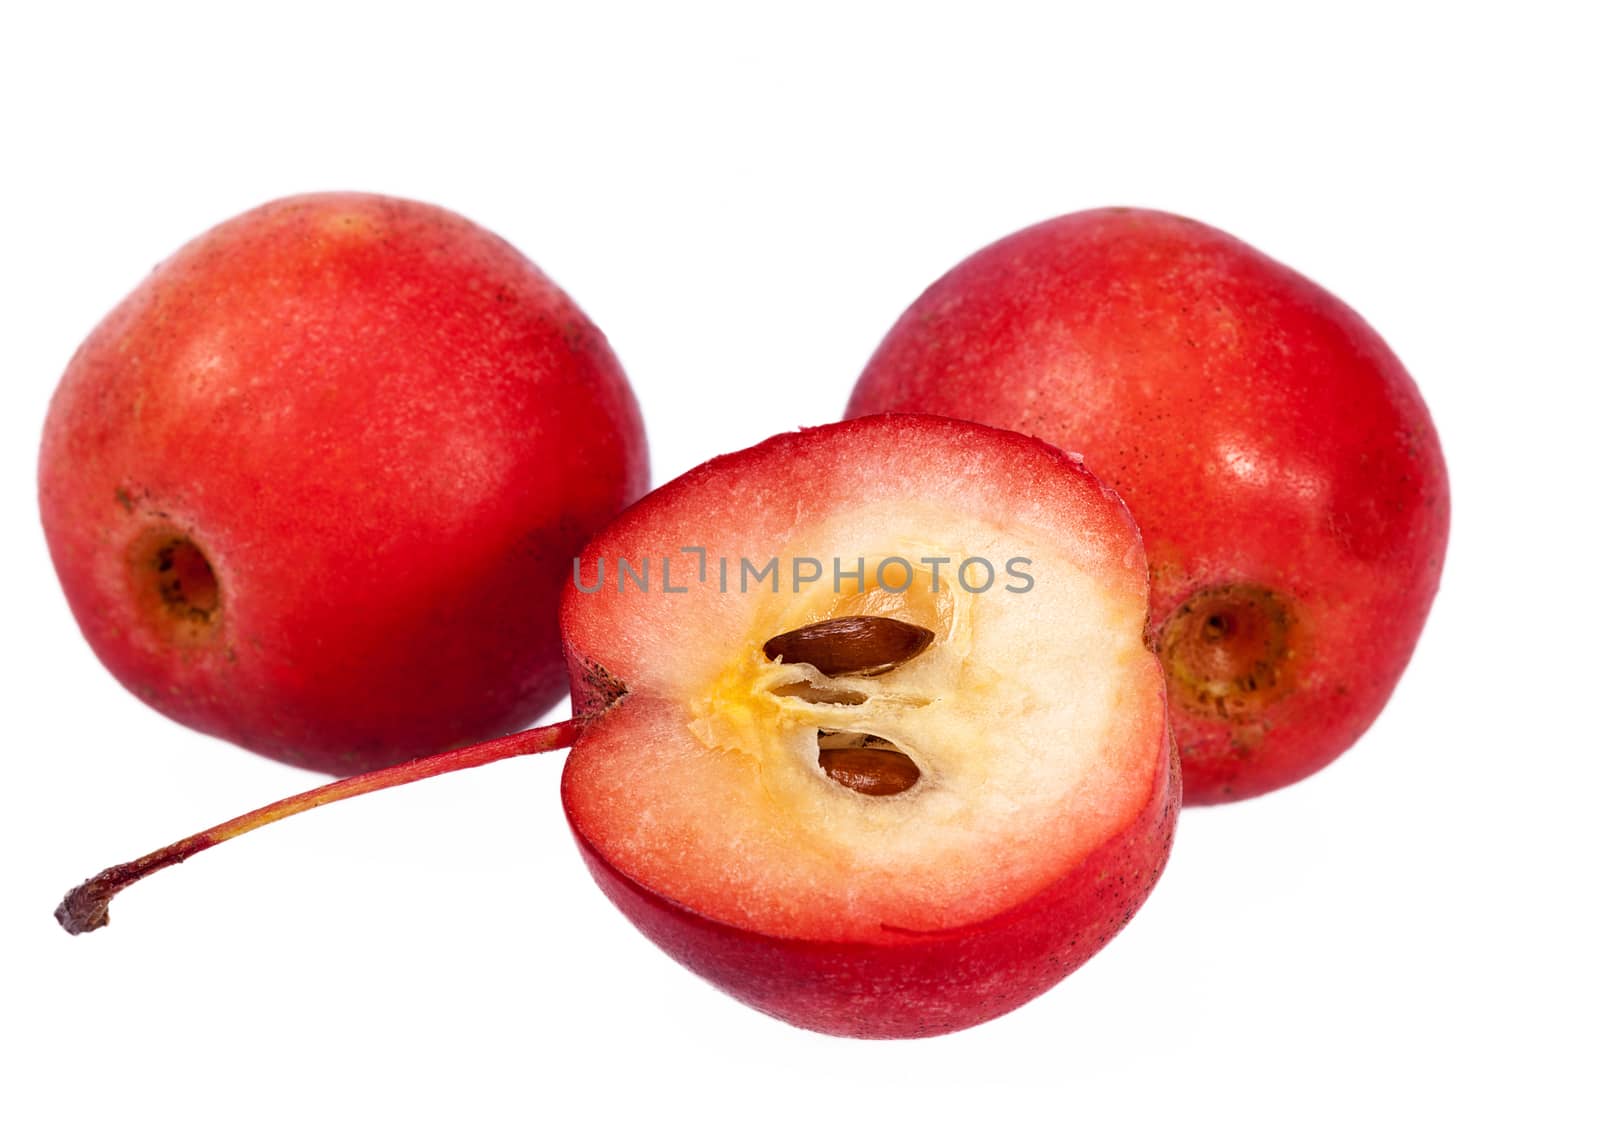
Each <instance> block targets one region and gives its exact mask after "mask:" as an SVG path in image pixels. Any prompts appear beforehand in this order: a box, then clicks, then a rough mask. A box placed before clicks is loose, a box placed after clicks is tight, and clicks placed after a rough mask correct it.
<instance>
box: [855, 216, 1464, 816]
mask: <svg viewBox="0 0 1600 1141" xmlns="http://www.w3.org/2000/svg"><path fill="white" fill-rule="evenodd" d="M893 410H898V411H918V412H931V413H936V414H940V415H945V416H956V417H963V418H966V419H972V420H977V421H981V422H984V423H989V424H994V425H997V426H1000V427H1005V428H1011V429H1013V430H1016V431H1022V432H1029V433H1032V434H1035V435H1037V436H1040V437H1041V438H1043V439H1045V440H1048V441H1050V442H1052V443H1054V444H1056V445H1058V446H1060V447H1062V448H1065V449H1068V450H1070V451H1073V452H1076V453H1081V454H1082V456H1083V458H1084V462H1085V463H1086V464H1087V465H1088V467H1089V468H1090V469H1091V470H1093V471H1094V472H1095V473H1096V474H1097V475H1099V476H1100V477H1101V478H1102V479H1104V480H1106V482H1107V483H1109V484H1110V485H1111V486H1113V487H1114V488H1116V489H1117V491H1118V492H1120V493H1121V495H1122V496H1123V498H1124V500H1126V502H1127V504H1128V506H1129V508H1130V509H1131V510H1132V512H1133V515H1134V518H1135V519H1137V520H1138V522H1139V526H1140V528H1141V530H1142V531H1143V534H1144V539H1145V546H1146V550H1147V553H1148V555H1149V561H1150V570H1151V628H1152V635H1153V636H1159V633H1160V631H1161V629H1162V626H1163V623H1165V622H1166V621H1167V620H1168V618H1169V617H1170V616H1171V615H1172V614H1173V612H1174V611H1175V610H1176V609H1177V608H1178V607H1179V606H1180V605H1182V603H1183V602H1184V600H1185V599H1186V598H1188V597H1189V596H1190V595H1191V594H1193V592H1195V591H1196V590H1199V589H1202V588H1206V587H1209V586H1217V585H1223V584H1230V583H1248V584H1257V585H1259V586H1262V587H1265V588H1266V589H1268V590H1270V591H1272V592H1274V593H1275V594H1277V595H1278V596H1280V597H1282V598H1285V599H1288V600H1290V612H1291V617H1292V632H1293V638H1294V643H1295V646H1296V651H1295V657H1294V661H1293V662H1292V679H1293V684H1292V686H1290V688H1289V692H1288V693H1287V694H1286V695H1284V696H1283V697H1281V699H1279V700H1277V701H1275V702H1274V703H1273V704H1272V705H1271V706H1270V708H1267V709H1265V710H1263V711H1262V712H1261V713H1260V715H1257V716H1249V717H1243V718H1224V717H1221V716H1214V715H1205V714H1200V713H1196V712H1194V711H1193V710H1192V709H1188V708H1185V707H1184V703H1183V702H1180V701H1178V700H1176V699H1175V700H1174V701H1173V703H1172V718H1173V725H1174V729H1175V731H1176V733H1177V738H1178V744H1179V748H1180V751H1181V753H1182V757H1183V767H1184V797H1185V802H1186V803H1191V804H1206V803H1216V802H1222V801H1231V800H1237V799H1241V798H1244V797H1249V796H1255V795H1258V794H1261V793H1265V792H1268V791H1271V790H1273V789H1276V788H1280V787H1282V786H1284V785H1287V784H1290V783H1292V782H1294V781H1297V780H1300V779H1301V778H1303V777H1306V776H1308V775H1310V774H1311V773H1314V772H1316V771H1317V770H1318V769H1320V768H1322V767H1323V766H1324V765H1326V764H1328V763H1329V762H1330V761H1332V760H1333V759H1334V758H1335V757H1337V756H1338V755H1339V754H1340V753H1342V752H1344V751H1345V750H1346V749H1347V748H1348V747H1349V746H1350V745H1351V744H1352V743H1353V742H1354V741H1355V740H1356V739H1357V738H1358V737H1359V736H1360V735H1361V734H1362V733H1363V732H1365V730H1366V729H1367V727H1368V726H1370V725H1371V724H1372V722H1373V720H1374V719H1375V718H1376V717H1377V716H1378V713H1379V712H1380V711H1381V710H1382V709H1383V707H1384V704H1385V703H1386V702H1387V701H1388V699H1389V696H1390V694H1391V693H1392V692H1393V690H1394V688H1395V685H1396V683H1397V682H1398V681H1399V678H1400V675H1401V673H1402V671H1403V670H1404V668H1405V666H1406V663H1407V662H1408V661H1409V660H1410V657H1411V654H1412V651H1413V649H1414V647H1415V646H1416V643H1417V639H1418V637H1419V636H1420V634H1421V631H1422V627H1423V623H1424V620H1425V619H1426V617H1427V614H1428V610H1429V607H1430V606H1431V604H1432V601H1433V597H1434V594H1435V592H1436V591H1437V589H1438V585H1439V576H1440V573H1441V570H1442V567H1443V563H1444V552H1445V543H1446V537H1447V534H1448V530H1449V514H1450V496H1449V487H1448V481H1447V477H1446V473H1445V464H1444V457H1443V453H1442V452H1441V450H1440V446H1439V439H1438V436H1437V434H1436V432H1435V431H1434V426H1433V422H1432V420H1431V418H1430V417H1429V415H1428V410H1427V408H1426V406H1425V405H1424V404H1423V401H1422V397H1421V395H1420V394H1419V392H1418V391H1417V386H1416V384H1415V383H1414V382H1413V381H1412V379H1411V377H1410V376H1409V375H1408V374H1407V372H1406V370H1405V368H1404V367H1403V366H1402V365H1401V363H1400V361H1399V360H1398V359H1397V358H1396V356H1395V354H1394V353H1393V352H1391V351H1390V349H1389V348H1388V346H1387V345H1385V344H1384V342H1383V340H1382V339H1381V338H1380V337H1379V336H1378V334H1377V333H1376V332H1374V331H1373V330H1372V328H1371V327H1370V326H1368V325H1367V324H1366V322H1365V321H1363V320H1362V319H1361V317H1360V316H1358V315H1357V314H1356V313H1355V312H1354V311H1353V310H1352V309H1350V308H1349V307H1348V306H1346V305H1345V304H1343V303H1342V302H1341V301H1339V300H1338V299H1337V298H1336V297H1334V296H1333V295H1331V294H1330V293H1328V292H1327V291H1326V290H1324V289H1322V288H1321V287H1319V286H1317V285H1316V284H1314V283H1313V282H1311V281H1309V280H1307V279H1306V278H1304V277H1302V276H1301V275H1299V274H1298V273H1296V272H1294V271H1293V270H1291V269H1289V268H1287V267H1285V266H1283V265H1280V264H1279V263H1277V262H1275V261H1273V260H1271V259H1270V258H1268V257H1266V256H1265V255H1263V254H1261V253H1260V252H1258V251H1256V250H1255V249H1253V248H1251V247H1250V246H1248V245H1246V244H1244V243H1243V242H1240V241H1238V240H1237V239H1235V238H1232V237H1230V236H1229V235H1227V234H1225V233H1222V232H1221V231H1219V230H1216V229H1213V228H1211V227H1208V226H1205V225H1202V224H1200V223H1198V222H1195V221H1191V220H1189V219H1187V218H1181V217H1176V216H1174V215H1170V214H1164V213H1159V212H1156V211H1151V210H1133V209H1107V210H1094V211H1088V212H1084V213H1078V214H1070V215H1066V216H1064V217H1061V218H1057V219H1054V220H1053V221H1049V222H1045V223H1042V224H1040V225H1037V226H1034V227H1031V228H1029V229H1026V230H1023V231H1021V232H1019V233H1016V234H1013V235H1011V236H1010V237H1007V238H1004V239H1002V240H1001V241H999V242H997V243H995V244H994V245H992V246H989V247H987V248H986V249H984V250H981V251H980V252H978V253H976V254H974V255H973V256H972V257H970V258H968V259H967V260H966V261H964V262H962V263H961V264H960V265H958V266H957V267H955V268H954V269H953V270H951V271H950V272H949V273H948V274H946V275H945V276H944V277H943V278H941V279H940V280H939V281H937V282H936V283H935V284H934V285H933V286H931V287H930V288H929V289H928V290H927V291H926V292H925V293H924V294H923V295H922V296H921V297H920V298H918V299H917V301H916V302H915V303H914V304H913V305H912V306H911V308H910V309H908V310H907V311H906V313H905V314H904V315H903V316H902V317H901V318H900V319H899V321H898V322H897V323H896V324H895V326H894V327H893V329H891V331H890V332H889V334H888V336H887V337H886V338H885V339H884V341H883V343H882V344H881V345H880V346H879V348H878V350H877V352H876V353H875V354H874V356H873V357H872V359H871V361H870V362H869V363H868V365H867V367H866V369H865V371H864V373H863V374H862V376H861V378H860V380H859V382H858V383H857V386H856V389H855V391H854V393H853V395H852V397H851V400H850V404H849V410H848V411H849V414H850V415H852V416H857V415H863V414H867V413H875V412H883V411H893Z"/></svg>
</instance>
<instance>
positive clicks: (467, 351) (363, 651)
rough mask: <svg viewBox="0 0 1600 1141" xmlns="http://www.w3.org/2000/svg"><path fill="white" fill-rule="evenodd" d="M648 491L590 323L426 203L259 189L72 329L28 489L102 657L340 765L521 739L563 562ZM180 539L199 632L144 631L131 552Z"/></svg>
mask: <svg viewBox="0 0 1600 1141" xmlns="http://www.w3.org/2000/svg"><path fill="white" fill-rule="evenodd" d="M647 484H648V472H647V459H646V451H645V440H644V432H643V426H642V423H641V420H640V417H639V411H638V408H637V405H636V403H635V401H634V398H633V395H632V393H631V391H630V389H629V387H628V384H627V381H626V379H625V378H624V376H623V373H622V371H621V368H620V367H619V365H618V364H617V361H616V359H615V357H614V356H613V355H612V353H611V350H610V348H609V347H608V346H607V344H606V341H605V339H604V337H603V336H602V335H601V334H600V332H599V331H598V330H597V329H596V328H595V326H594V325H593V324H591V323H590V322H589V320H588V319H587V318H586V317H585V316H584V315H583V313H582V312H580V311H579V309H578V308H577V306H576V305H574V304H573V302H572V301H571V300H570V299H569V298H568V297H567V296H566V295H565V294H564V293H562V292H561V290H560V289H558V288H557V287H556V286H555V285H554V284H553V283H552V282H551V281H550V280H549V279H548V278H547V277H545V276H544V274H542V273H541V272H540V271H539V270H538V269H537V268H536V267H535V266H534V265H533V264H532V263H531V262H529V261H528V260H527V259H526V258H524V257H523V256H522V255H521V254H519V253H518V252H517V251H516V250H514V249H513V248H512V247H511V246H510V245H508V244H507V243H505V242H504V241H502V240H501V239H500V238H498V237H496V236H495V235H493V234H491V233H489V232H488V231H486V230H484V229H482V228H480V227H478V226H476V225H474V224H473V223H471V222H469V221H467V220H466V219H464V218H461V217H459V216H457V215H455V214H452V213H450V212H448V211H446V210H443V209H439V208H437V207H434V206H429V205H424V204H421V203H417V202H410V201H404V200H399V199H394V198H384V197H378V196H373V195H366V194H317V195H306V196H302V197H297V198H289V199H284V200H281V201H276V202H272V203H269V204H267V205H265V206H262V207H260V208H258V209H256V210H252V211H250V212H248V213H246V214H243V215H241V216H239V217H237V218H234V219H232V220H230V221H228V222H225V223H223V224H222V225H220V226H218V227H216V228H215V229H213V230H211V231H209V232H207V233H206V234H203V235H202V236H200V237H199V238H197V239H195V240H194V241H192V242H191V243H189V244H188V245H186V246H185V247H183V248H182V249H181V250H179V251H178V252H177V253H176V254H174V255H173V256H172V257H171V258H169V259H168V260H167V261H165V262H164V263H162V264H161V265H160V266H158V267H157V268H156V269H155V271H154V272H153V273H152V274H151V275H150V276H149V277H148V278H147V279H146V280H145V281H144V282H143V283H142V284H141V285H140V286H139V287H138V288H137V289H136V290H134V292H133V293H132V294H131V295H130V296H129V297H128V298H127V299H126V300H124V301H123V302H122V303H121V304H120V305H118V306H117V307H116V309H115V310H113V311H112V313H111V314H110V315H109V316H107V317H106V318H105V320H104V321H102V322H101V323H100V325H99V326H98V327H97V328H96V329H95V330H94V331H93V332H92V333H91V334H90V335H89V338H88V339H87V340H86V341H85V342H84V344H83V345H82V347H80V348H79V350H78V351H77V353H76V355H75V356H74V357H73V358H72V361H71V363H70V364H69V365H68V366H67V370H66V374H65V375H64V376H63V377H62V379H61V383H60V387H59V388H58V390H57V392H56V394H55V397H54V399H53V401H52V403H51V406H50V411H49V416H48V419H47V421H46V424H45V429H44V440H43V446H42V449H41V452H40V457H39V502H40V512H41V516H42V519H43V523H44V529H45V534H46V538H47V539H48V541H49V546H50V552H51V555H52V557H53V559H54V562H55V566H56V570H57V573H58V575H59V576H60V579H61V584H62V587H63V589H64V590H65V592H66V596H67V600H68V602H69V603H70V604H71V607H72V612H73V614H74V616H75V617H76V618H77V620H78V623H79V625H80V627H81V628H82V630H83V633H84V636H85V637H86V638H87V639H88V641H89V643H90V645H91V646H93V648H94V651H95V653H96V654H98V655H99V657H100V659H101V661H102V662H104V663H105V665H106V667H107V668H108V669H110V671H111V672H112V673H113V674H114V675H116V677H117V678H118V679H119V680H120V681H121V682H122V683H123V684H124V685H125V686H127V687H128V689H130V690H131V691H132V692H133V693H135V694H137V695H138V696H139V697H140V698H142V699H143V700H145V701H146V702H148V703H149V704H150V705H152V706H154V707H155V708H157V709H159V710H160V711H162V712H163V713H166V714H167V715H168V716H170V717H173V718H174V719H176V720H178V721H181V722H183V723H184V724H186V725H189V726H192V727H193V728H196V729H199V730H201V731H203V732H206V733H212V734H216V735H217V736H219V737H224V738H227V739H229V740H231V741H234V742H236V743H238V744H240V745H243V746H245V747H246V748H249V749H253V750H255V751H257V752H260V753H264V754H266V755H268V756H271V757H276V758H279V759H281V760H285V761H289V762H292V763H294V764H298V765H303V766H306V767H309V768H315V769H320V770H322V771H325V772H330V773H338V774H346V773H353V772H357V771H362V770H367V769H371V768H374V767H378V766H382V765H386V764H389V763H392V762H396V761H399V760H403V759H405V758H408V757H412V756H415V755H419V754H424V753H430V752H434V751H437V750H441V749H445V748H448V747H451V746H453V745H458V744H462V743H465V742H469V741H473V740H477V739H480V738H483V737H488V736H493V735H496V734H499V733H502V732H506V731H509V730H513V729H517V728H519V727H521V726H523V725H525V724H527V723H528V722H529V721H530V720H532V719H533V718H534V717H536V716H538V715H539V714H540V713H542V712H544V711H545V710H546V709H548V708H549V707H550V706H551V704H553V703H554V702H555V701H556V700H557V699H558V698H560V697H561V695H562V693H563V692H564V688H565V685H564V682H565V678H564V675H565V670H564V667H563V658H562V651H561V645H560V640H559V634H558V628H557V617H556V611H557V602H558V598H559V595H560V590H561V585H562V582H563V581H564V579H565V576H566V569H567V567H568V565H569V564H570V560H571V558H572V556H573V555H574V554H575V553H576V552H577V551H578V550H579V549H580V548H581V547H582V545H583V543H584V541H585V540H586V539H587V538H588V536H589V535H590V534H591V533H593V532H594V531H595V530H596V529H597V528H598V527H599V526H600V525H601V524H603V523H604V522H605V521H606V520H607V519H608V518H610V517H611V516H612V515H613V514H615V513H616V512H617V511H618V510H620V509H621V508H622V507H624V506H625V505H626V504H628V503H629V502H631V501H632V500H633V499H635V498H637V497H638V496H639V495H641V494H642V493H643V492H644V490H645V489H646V487H647ZM153 526H166V527H172V528H175V529H177V530H179V531H181V532H183V533H185V534H187V535H189V536H191V537H192V540H193V541H194V542H195V543H196V544H198V545H199V546H200V547H201V548H202V549H203V551H204V552H205V554H206V555H207V556H208V558H209V559H210V561H211V563H212V566H213V570H214V572H215V575H216V578H217V583H218V590H219V594H220V599H221V608H220V612H219V618H218V620H217V622H216V629H215V631H214V634H213V635H211V636H208V637H206V638H202V639H190V640H187V641H185V640H178V641H176V642H175V641H174V640H172V639H170V638H168V637H165V636H164V635H163V633H162V632H161V630H160V629H159V624H152V623H151V622H149V621H147V620H146V619H147V616H145V615H143V614H141V613H140V610H139V606H138V605H137V599H136V597H135V596H136V594H137V592H136V591H135V590H134V589H132V587H131V586H130V573H131V572H130V568H129V555H128V552H129V549H130V545H132V544H136V543H137V542H138V540H139V536H140V535H141V534H143V533H145V532H146V531H147V529H148V528H150V527H153Z"/></svg>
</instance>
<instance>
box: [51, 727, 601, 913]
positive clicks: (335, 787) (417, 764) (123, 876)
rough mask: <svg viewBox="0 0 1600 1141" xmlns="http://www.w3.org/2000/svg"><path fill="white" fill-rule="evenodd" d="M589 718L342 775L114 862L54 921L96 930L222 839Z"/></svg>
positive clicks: (566, 735)
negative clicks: (135, 894) (121, 905)
mask: <svg viewBox="0 0 1600 1141" xmlns="http://www.w3.org/2000/svg"><path fill="white" fill-rule="evenodd" d="M592 719H593V717H574V718H572V719H571V720H569V721H560V722H557V723H555V724H553V725H541V726H539V727H538V728H535V729H525V730H523V731H522V732H521V733H513V734H511V735H510V736H507V737H498V738H496V739H494V740H492V741H482V742H479V743H478V744H475V745H467V746H465V747H463V748H460V749H451V750H449V751H448V752H444V753H436V754H434V755H433V756H429V757H419V758H417V759H416V760H413V761H406V762H405V763H403V764H399V765H394V766H392V767H390V768H387V769H378V770H376V771H374V772H370V773H362V774H360V775H359V776H353V777H347V778H345V779H344V780H339V781H334V782H332V783H331V784H325V785H322V786H320V787H318V788H313V789H308V790H306V791H305V792H301V793H296V794H295V795H294V796H290V797H286V798H284V799H283V800H279V801H274V802H273V803H272V804H268V805H264V806H263V807H261V808H257V809H255V810H254V811H251V812H247V813H245V814H244V815H243V816H236V817H234V818H233V819H232V820H228V821H225V822H224V823H222V824H218V825H215V826H214V827H211V828H207V829H206V830H205V831H203V832H196V833H195V834H194V835H193V836H188V837H186V838H184V839H182V840H179V841H177V842H176V843H173V844H168V845H167V846H166V847H164V848H158V849H157V850H156V851H154V852H151V853H149V854H148V855H145V856H141V857H139V858H138V859H137V860H133V861H130V862H129V863H126V864H116V865H114V866H113V867H109V868H107V869H106V870H105V871H103V872H101V873H100V874H99V875H97V876H94V877H92V878H90V879H87V880H85V881H84V882H83V883H81V884H79V885H78V886H77V887H75V888H73V889H72V890H71V891H69V892H68V893H67V895H66V898H64V899H63V900H62V901H61V905H60V906H59V907H57V908H56V922H57V923H59V924H61V926H62V928H63V929H64V930H66V932H67V933H68V934H69V935H82V934H83V933H84V932H86V931H95V930H98V929H99V928H101V927H104V926H105V925H106V924H107V923H109V922H110V921H111V917H110V914H109V909H110V907H111V901H112V899H114V898H115V897H116V895H117V893H118V892H120V891H122V890H123V889H124V888H126V887H130V886H132V885H133V884H136V883H138V882H139V881H140V880H142V879H144V878H145V877H146V876H148V875H150V874H151V873H153V872H158V871H160V870H161V869H162V868H170V867H172V866H173V865H174V864H181V863H183V862H184V861H185V860H187V859H188V858H189V857H190V856H193V855H197V854H198V853H200V852H203V851H205V850H206V849H207V848H214V847H216V846H217V845H218V844H221V843H222V842H224V841H226V840H232V839H233V838H235V837H236V836H242V835H244V834H245V833H246V832H254V831H255V830H256V829H257V828H260V827H262V826H263V825H267V824H271V823H273V822H274V821H276V820H282V819H284V818H285V817H288V816H297V815H299V814H300V813H302V812H305V811H307V810H309V809H312V808H320V807H321V806H322V805H324V804H333V803H335V802H336V801H340V800H349V799H350V798H351V797H354V796H362V795H365V794H366V793H369V792H377V791H378V790H379V789H384V788H397V787H399V786H400V785H403V784H414V783H415V782H417V781H419V780H427V779H428V778H429V777H435V776H439V775H441V774H443V773H453V772H459V771H461V770H462V769H471V768H477V767H478V766H480V765H487V764H489V763H491V762H493V761H500V760H504V759H506V758H507V757H523V756H531V755H532V754H535V753H547V752H550V751H551V750H554V749H565V748H568V747H569V746H571V745H572V744H573V743H574V742H575V741H576V740H577V739H578V734H579V733H581V732H582V731H583V728H584V726H585V725H587V724H588V723H589V721H591V720H592Z"/></svg>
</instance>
